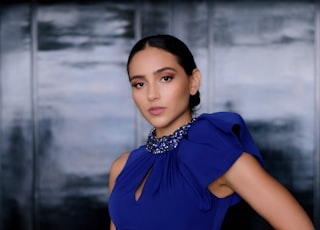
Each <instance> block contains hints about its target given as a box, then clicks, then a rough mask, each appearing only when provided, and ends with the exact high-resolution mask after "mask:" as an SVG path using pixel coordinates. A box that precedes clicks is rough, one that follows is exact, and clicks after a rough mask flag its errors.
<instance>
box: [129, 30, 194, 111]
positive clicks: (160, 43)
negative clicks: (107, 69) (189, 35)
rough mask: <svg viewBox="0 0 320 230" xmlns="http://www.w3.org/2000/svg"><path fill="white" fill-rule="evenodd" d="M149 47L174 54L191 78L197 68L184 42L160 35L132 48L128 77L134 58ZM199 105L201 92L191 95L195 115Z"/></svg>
mask: <svg viewBox="0 0 320 230" xmlns="http://www.w3.org/2000/svg"><path fill="white" fill-rule="evenodd" d="M148 46H151V47H156V48H159V49H163V50H165V51H168V52H169V53H171V54H173V55H174V56H175V57H176V58H177V61H178V63H179V64H180V65H181V66H182V68H183V69H184V71H185V72H186V74H187V75H188V76H190V75H191V74H192V72H193V70H194V69H196V68H197V65H196V63H195V61H194V58H193V55H192V53H191V51H190V50H189V48H188V47H187V45H186V44H185V43H184V42H182V41H181V40H179V39H178V38H176V37H174V36H172V35H167V34H160V35H151V36H148V37H144V38H142V39H141V40H139V41H138V42H137V43H136V44H135V45H134V46H133V47H132V49H131V52H130V54H129V57H128V61H127V72H128V75H129V64H130V61H131V59H132V58H133V56H134V55H135V54H136V53H137V52H139V51H141V50H143V49H145V48H146V47H148ZM199 104H200V92H199V91H197V93H196V94H195V95H190V100H189V109H190V111H191V112H192V113H193V112H194V111H195V108H196V106H198V105H199Z"/></svg>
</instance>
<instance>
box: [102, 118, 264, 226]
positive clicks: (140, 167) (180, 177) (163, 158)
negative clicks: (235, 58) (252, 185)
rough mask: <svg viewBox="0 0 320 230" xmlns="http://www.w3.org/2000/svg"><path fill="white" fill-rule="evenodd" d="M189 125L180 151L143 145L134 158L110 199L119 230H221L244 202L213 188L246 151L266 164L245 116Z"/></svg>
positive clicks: (119, 177) (110, 209)
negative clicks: (235, 207) (227, 216)
mask: <svg viewBox="0 0 320 230" xmlns="http://www.w3.org/2000/svg"><path fill="white" fill-rule="evenodd" d="M189 126H190V127H188V130H187V133H185V134H184V135H183V137H182V138H181V139H180V140H179V143H178V145H177V146H175V147H174V148H169V149H168V150H167V151H165V152H161V153H158V154H154V153H152V152H149V151H148V150H147V149H146V145H143V146H141V147H140V148H138V149H136V150H134V151H132V152H131V153H130V155H129V157H128V160H127V162H126V164H125V166H124V168H123V170H122V172H121V173H120V174H119V176H118V177H117V179H116V182H115V186H114V189H113V191H112V193H111V194H110V198H109V205H108V206H109V213H110V217H111V219H112V221H113V222H114V224H115V226H116V229H117V230H187V229H192V230H193V229H195V230H198V229H199V230H217V229H220V227H221V225H222V222H223V220H224V217H225V214H226V212H227V210H228V208H229V207H230V206H232V205H234V204H236V203H237V202H239V201H240V200H241V198H240V197H239V196H238V195H237V194H236V193H233V194H232V195H229V196H227V197H225V198H218V197H216V196H214V195H213V194H212V193H211V192H210V191H209V190H208V188H207V186H208V185H209V184H210V183H211V182H213V181H214V180H216V179H217V178H218V177H220V176H221V175H222V174H224V173H225V172H226V171H227V170H228V169H229V168H230V167H231V166H232V164H233V163H234V162H235V161H236V160H237V159H238V157H239V156H240V155H241V154H242V153H243V152H248V153H250V154H252V155H254V156H255V157H256V158H257V159H258V161H259V162H260V163H261V165H263V161H262V158H261V155H260V153H259V151H258V149H257V147H256V145H255V143H254V141H253V139H252V137H251V135H250V133H249V130H248V128H247V126H246V124H245V123H244V121H243V119H242V118H241V116H240V115H238V114H236V113H229V112H219V113H213V114H201V115H200V116H199V117H197V118H196V119H195V121H194V122H192V124H190V125H189ZM145 177H146V178H147V179H146V182H145V184H144V187H143V190H142V193H141V195H140V197H139V198H138V199H137V200H136V198H135V192H136V190H137V188H138V187H139V185H140V184H141V182H142V181H143V179H144V178H145Z"/></svg>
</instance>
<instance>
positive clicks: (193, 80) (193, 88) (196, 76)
mask: <svg viewBox="0 0 320 230" xmlns="http://www.w3.org/2000/svg"><path fill="white" fill-rule="evenodd" d="M200 83H201V73H200V70H199V69H197V68H196V69H194V70H193V71H192V74H191V76H190V89H189V92H190V95H195V94H196V93H197V92H198V90H199V88H200Z"/></svg>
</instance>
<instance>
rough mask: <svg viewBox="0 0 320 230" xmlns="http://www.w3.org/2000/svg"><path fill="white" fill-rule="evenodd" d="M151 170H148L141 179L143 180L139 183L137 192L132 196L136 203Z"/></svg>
mask: <svg viewBox="0 0 320 230" xmlns="http://www.w3.org/2000/svg"><path fill="white" fill-rule="evenodd" d="M151 169H152V168H150V169H149V170H148V172H147V173H146V175H145V176H144V177H143V180H142V181H141V183H140V185H139V186H138V188H137V190H136V192H135V194H134V195H135V199H136V201H138V200H139V199H140V197H141V194H142V191H143V188H144V185H145V183H146V181H147V179H148V177H149V175H150V173H151Z"/></svg>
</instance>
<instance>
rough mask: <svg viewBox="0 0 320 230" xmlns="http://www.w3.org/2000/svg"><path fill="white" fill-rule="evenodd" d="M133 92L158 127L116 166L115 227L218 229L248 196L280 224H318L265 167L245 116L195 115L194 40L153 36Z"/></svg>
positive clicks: (134, 67) (133, 71)
mask: <svg viewBox="0 0 320 230" xmlns="http://www.w3.org/2000/svg"><path fill="white" fill-rule="evenodd" d="M127 71H128V75H129V81H130V83H131V85H132V96H133V99H134V102H135V104H136V105H137V107H138V109H139V110H140V112H141V114H142V115H143V117H144V118H145V119H146V120H147V121H148V122H149V123H150V124H151V125H152V126H153V127H154V128H153V129H152V130H151V131H150V134H149V136H148V141H147V143H146V145H143V146H141V147H139V148H138V149H135V150H133V151H131V152H127V153H124V154H123V155H121V156H120V157H119V158H118V159H117V160H115V162H114V163H113V164H112V167H111V170H110V184H109V188H110V199H109V211H110V216H111V220H112V221H111V229H112V230H114V229H118V230H124V229H132V230H158V229H159V230H160V229H161V230H171V229H172V230H189V229H190V230H215V229H220V227H221V224H222V222H223V219H224V217H225V214H226V212H227V210H228V208H229V207H230V206H232V205H234V204H236V203H237V202H239V201H240V200H241V199H244V200H245V201H246V202H247V203H248V204H249V205H250V206H251V207H252V208H253V209H254V210H255V211H256V212H257V213H259V214H260V215H261V216H262V217H263V218H265V219H266V220H267V221H268V222H269V223H270V224H271V225H272V226H273V227H274V228H275V229H290V230H295V229H298V230H302V229H303V230H309V229H314V227H313V225H312V223H311V221H310V219H309V217H308V216H307V214H306V213H305V211H304V210H303V209H302V208H301V206H300V205H299V204H298V202H297V201H296V200H295V199H294V198H293V196H292V195H291V194H290V193H289V192H288V191H287V190H286V189H285V188H284V187H283V186H282V185H281V184H280V183H278V182H277V181H276V180H275V179H273V178H272V177H271V176H270V175H269V174H267V173H266V171H265V170H264V169H263V161H262V158H261V155H260V153H259V151H258V149H257V147H256V145H255V144H254V141H253V140H252V137H251V135H250V133H249V131H248V128H247V126H246V124H245V123H244V121H243V120H242V118H241V117H240V116H239V115H238V114H235V113H228V112H220V113H213V114H201V115H200V116H198V117H193V116H194V112H195V109H196V107H197V106H198V105H199V103H200V94H199V87H200V81H201V74H200V71H199V69H197V66H196V64H195V61H194V58H193V56H192V54H191V52H190V51H189V49H188V47H187V46H186V45H185V44H184V43H183V42H182V41H180V40H179V39H177V38H175V37H173V36H170V35H155V36H149V37H145V38H143V39H141V40H140V41H138V42H137V43H136V44H135V46H134V47H133V48H132V50H131V53H130V55H129V58H128V62H127Z"/></svg>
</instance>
